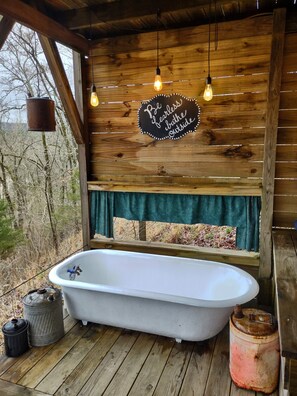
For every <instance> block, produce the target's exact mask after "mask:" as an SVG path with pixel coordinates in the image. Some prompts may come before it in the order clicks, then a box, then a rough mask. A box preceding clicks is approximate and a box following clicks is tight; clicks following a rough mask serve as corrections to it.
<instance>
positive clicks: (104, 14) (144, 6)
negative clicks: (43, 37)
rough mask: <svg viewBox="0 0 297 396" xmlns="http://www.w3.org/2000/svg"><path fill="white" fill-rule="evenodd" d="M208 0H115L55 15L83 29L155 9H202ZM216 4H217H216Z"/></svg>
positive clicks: (222, 0) (73, 27) (220, 1)
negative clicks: (129, 0) (133, 0)
mask: <svg viewBox="0 0 297 396" xmlns="http://www.w3.org/2000/svg"><path fill="white" fill-rule="evenodd" d="M217 3H218V4H220V5H223V4H227V3H230V0H218V2H217ZM208 5H209V0H183V1H182V2H179V1H172V0H159V1H158V4H157V5H156V4H155V3H154V2H150V1H147V0H138V1H135V2H130V3H127V1H124V0H119V1H116V2H110V3H104V4H98V5H96V6H92V7H84V8H79V9H73V10H67V11H63V12H59V13H56V15H55V17H56V18H57V20H59V21H63V23H64V24H65V26H67V27H68V28H69V29H70V30H76V29H84V28H87V27H89V26H90V20H92V26H94V27H95V26H96V25H97V26H98V25H102V24H103V23H106V22H108V23H117V22H123V21H125V20H129V21H132V20H133V19H138V18H141V17H147V16H154V15H156V13H157V10H158V9H160V10H161V13H167V12H175V11H183V10H184V11H187V12H189V11H190V10H191V9H192V10H194V9H195V10H198V9H202V8H204V7H206V6H207V7H208ZM217 6H218V5H217Z"/></svg>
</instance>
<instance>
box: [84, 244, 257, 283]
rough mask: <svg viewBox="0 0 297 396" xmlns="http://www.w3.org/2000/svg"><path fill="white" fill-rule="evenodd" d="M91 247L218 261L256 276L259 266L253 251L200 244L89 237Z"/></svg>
mask: <svg viewBox="0 0 297 396" xmlns="http://www.w3.org/2000/svg"><path fill="white" fill-rule="evenodd" d="M90 245H91V248H92V249H117V250H125V251H131V252H141V253H151V254H160V255H167V256H174V257H186V258H193V259H201V260H209V261H219V262H221V263H227V264H232V265H235V266H240V267H244V269H246V270H247V271H248V272H250V271H249V269H250V270H251V271H252V270H255V271H254V272H253V275H254V276H255V277H257V271H258V266H259V254H258V253H255V252H247V251H238V250H231V249H223V248H208V247H201V246H185V245H183V246H180V245H177V244H173V243H162V242H144V241H132V242H128V241H121V240H114V239H107V238H105V239H91V242H90Z"/></svg>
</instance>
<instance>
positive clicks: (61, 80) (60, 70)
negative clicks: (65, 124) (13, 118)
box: [38, 34, 84, 144]
mask: <svg viewBox="0 0 297 396" xmlns="http://www.w3.org/2000/svg"><path fill="white" fill-rule="evenodd" d="M38 37H39V40H40V43H41V46H42V48H43V52H44V55H45V57H46V59H47V62H48V65H49V67H50V70H51V72H52V76H53V79H54V81H55V84H56V87H57V90H58V92H59V95H60V98H61V101H62V103H63V106H64V109H65V113H66V116H67V118H68V121H69V124H70V128H71V129H72V133H73V136H74V138H75V140H76V143H77V144H83V143H84V136H83V131H84V129H83V128H84V127H83V123H82V120H81V117H80V114H79V111H78V108H77V106H76V102H75V100H74V97H73V94H72V91H71V88H70V85H69V82H68V79H67V76H66V73H65V70H64V66H63V63H62V60H61V57H60V53H59V51H58V48H57V45H56V43H55V42H54V41H53V40H51V39H49V38H47V37H45V36H42V35H41V34H39V36H38Z"/></svg>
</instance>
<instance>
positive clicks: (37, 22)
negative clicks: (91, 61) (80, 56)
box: [0, 0, 89, 54]
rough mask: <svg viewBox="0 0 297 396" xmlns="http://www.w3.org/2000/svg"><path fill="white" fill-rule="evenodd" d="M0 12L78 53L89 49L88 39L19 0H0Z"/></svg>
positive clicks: (85, 52)
mask: <svg viewBox="0 0 297 396" xmlns="http://www.w3.org/2000/svg"><path fill="white" fill-rule="evenodd" d="M0 14H2V15H4V16H6V17H9V18H12V19H14V20H15V21H17V22H20V23H21V24H23V25H25V26H27V27H28V28H30V29H33V30H35V31H36V32H38V33H40V34H42V35H44V36H46V37H48V38H51V39H53V40H55V41H58V42H60V43H62V44H64V45H66V46H68V47H70V48H72V49H74V50H76V51H78V52H80V53H84V54H87V53H88V51H89V43H88V40H86V39H84V38H83V37H81V36H78V35H76V34H74V33H73V32H71V31H70V30H68V29H67V28H66V27H65V26H64V25H61V24H60V23H58V22H56V21H54V20H53V19H51V18H49V17H48V16H47V15H45V14H43V13H42V12H40V11H38V10H37V9H36V8H34V7H31V6H30V5H28V4H25V3H24V2H22V1H20V0H9V1H1V2H0Z"/></svg>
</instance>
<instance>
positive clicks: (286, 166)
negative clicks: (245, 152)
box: [273, 33, 297, 228]
mask: <svg viewBox="0 0 297 396" xmlns="http://www.w3.org/2000/svg"><path fill="white" fill-rule="evenodd" d="M277 143H278V144H277V150H276V161H277V162H276V179H275V198H274V217H273V225H274V227H288V228H292V227H293V225H294V221H295V220H297V146H296V145H297V33H287V34H286V41H285V49H284V60H283V73H282V85H281V101H280V111H279V128H278V141H277Z"/></svg>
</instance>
